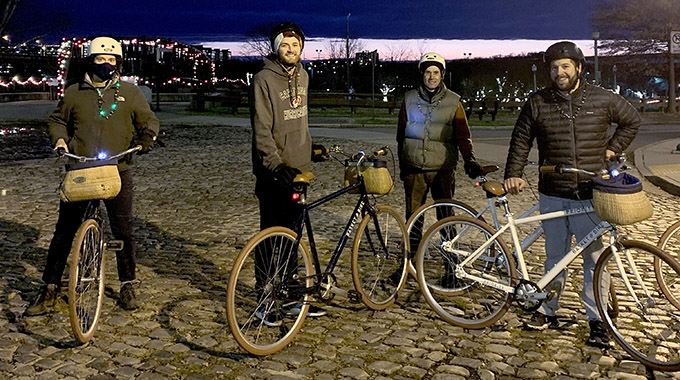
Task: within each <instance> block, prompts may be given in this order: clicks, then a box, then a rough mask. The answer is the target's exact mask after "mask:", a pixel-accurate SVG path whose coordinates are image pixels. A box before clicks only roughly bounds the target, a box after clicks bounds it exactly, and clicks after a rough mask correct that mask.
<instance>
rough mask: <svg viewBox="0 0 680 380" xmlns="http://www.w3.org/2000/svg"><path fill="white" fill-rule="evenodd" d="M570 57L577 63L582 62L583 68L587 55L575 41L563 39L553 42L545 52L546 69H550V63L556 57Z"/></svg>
mask: <svg viewBox="0 0 680 380" xmlns="http://www.w3.org/2000/svg"><path fill="white" fill-rule="evenodd" d="M563 58H569V59H571V60H572V61H574V62H576V63H577V64H578V63H580V64H581V70H582V71H583V67H585V64H586V57H585V56H584V55H583V51H581V48H579V47H578V46H577V45H576V44H575V43H573V42H570V41H561V42H557V43H555V44H552V45H551V46H550V47H549V48H548V49H547V50H546V51H545V54H543V63H544V64H545V68H546V70H548V71H550V64H551V63H552V61H554V60H556V59H563Z"/></svg>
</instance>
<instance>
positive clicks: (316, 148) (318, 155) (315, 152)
mask: <svg viewBox="0 0 680 380" xmlns="http://www.w3.org/2000/svg"><path fill="white" fill-rule="evenodd" d="M327 154H328V148H326V147H325V146H323V145H321V144H312V161H313V162H324V161H326V155H327Z"/></svg>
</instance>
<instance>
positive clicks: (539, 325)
mask: <svg viewBox="0 0 680 380" xmlns="http://www.w3.org/2000/svg"><path fill="white" fill-rule="evenodd" d="M559 325H560V323H559V321H558V319H557V316H556V315H545V314H543V313H540V312H538V311H537V312H534V314H533V315H532V316H531V319H530V320H529V321H528V322H524V328H525V329H527V330H534V331H543V330H545V329H548V328H550V329H556V328H559Z"/></svg>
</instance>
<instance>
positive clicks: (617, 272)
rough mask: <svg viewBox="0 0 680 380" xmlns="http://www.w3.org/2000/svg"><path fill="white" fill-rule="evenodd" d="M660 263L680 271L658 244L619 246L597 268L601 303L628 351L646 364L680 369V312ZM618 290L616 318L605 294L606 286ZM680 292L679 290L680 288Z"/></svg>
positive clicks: (598, 302)
mask: <svg viewBox="0 0 680 380" xmlns="http://www.w3.org/2000/svg"><path fill="white" fill-rule="evenodd" d="M655 261H658V263H659V266H660V268H661V269H662V270H663V271H667V272H669V273H673V275H674V276H679V275H680V264H678V263H677V262H676V261H675V260H673V259H672V258H671V257H670V256H669V255H667V254H666V253H665V252H663V251H661V250H660V249H658V248H657V247H655V246H653V245H651V244H647V243H643V242H640V241H634V240H627V241H621V242H619V243H617V244H616V254H615V253H614V250H612V247H609V248H607V250H606V251H605V252H604V253H603V254H602V256H601V257H600V258H599V259H598V261H597V265H596V266H595V273H594V286H595V303H596V305H597V309H598V311H599V313H600V315H601V316H602V318H603V320H604V323H605V324H606V325H607V328H608V330H609V332H610V333H611V334H612V335H613V337H614V340H616V341H617V342H618V343H619V344H620V345H621V346H622V347H623V349H624V350H625V351H626V352H627V353H628V354H630V355H631V356H632V357H633V358H635V359H637V360H639V361H640V362H641V363H643V364H644V365H646V366H648V367H650V368H653V369H656V370H660V371H677V370H680V350H679V349H678V348H679V347H680V312H679V311H678V309H677V308H676V307H675V305H673V304H672V303H671V302H670V299H669V297H668V295H667V294H666V291H665V290H664V289H662V287H661V286H660V282H659V281H657V279H656V277H655V276H654V273H655V271H654V266H655V264H654V263H655ZM608 279H609V280H610V282H611V286H613V288H614V290H615V291H616V298H617V300H618V317H617V318H616V319H614V318H613V317H612V316H611V315H610V314H609V311H608V308H607V305H606V304H605V302H603V299H602V297H601V291H600V290H601V289H603V288H604V289H609V288H608V287H607V280H608ZM674 291H675V292H676V295H677V291H678V289H675V290H674Z"/></svg>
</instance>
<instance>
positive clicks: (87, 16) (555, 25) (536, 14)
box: [16, 0, 596, 53]
mask: <svg viewBox="0 0 680 380" xmlns="http://www.w3.org/2000/svg"><path fill="white" fill-rule="evenodd" d="M595 3H596V1H595V0H575V1H570V2H554V1H541V0H534V1H530V0H519V1H505V0H477V1H422V0H398V1H366V0H343V1H308V0H301V1H271V0H259V1H253V0H245V1H233V0H227V1H217V0H209V1H206V0H203V1H201V0H195V1H186V0H166V1H143V0H137V1H132V0H117V1H92V0H87V1H85V0H69V1H66V0H24V1H23V2H21V3H20V5H19V7H23V9H18V10H17V15H16V16H17V17H18V18H19V19H21V20H24V19H30V14H31V13H32V12H36V11H39V12H41V13H44V14H50V13H51V14H55V15H59V14H63V15H65V16H66V19H68V21H69V23H68V26H67V27H62V28H60V29H61V30H59V31H58V32H54V33H52V34H50V35H49V37H51V38H55V37H56V38H58V37H60V36H55V35H54V34H56V33H61V34H63V35H65V36H93V35H100V34H108V35H116V36H139V35H148V36H158V37H172V38H175V39H177V40H179V41H183V42H187V43H205V42H215V41H221V42H241V41H243V39H244V36H245V35H246V34H247V33H248V32H249V31H251V30H252V29H253V28H255V27H256V26H257V25H258V24H262V23H272V22H276V21H283V20H290V21H294V22H296V23H298V24H300V25H301V26H302V28H303V30H304V31H305V33H306V34H307V36H308V37H311V38H315V37H316V38H341V37H344V35H345V29H346V21H347V15H348V14H351V16H350V18H349V27H350V36H351V37H353V38H361V39H373V40H386V39H387V40H389V39H396V40H403V39H411V40H430V39H439V40H518V39H519V40H558V39H573V40H588V39H589V38H590V36H591V33H592V27H591V25H590V17H591V14H592V11H593V7H594V4H595ZM27 15H29V16H28V17H27ZM506 45H507V42H506ZM463 49H465V48H463ZM507 50H509V51H508V53H512V51H513V50H514V49H513V47H512V46H507Z"/></svg>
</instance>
